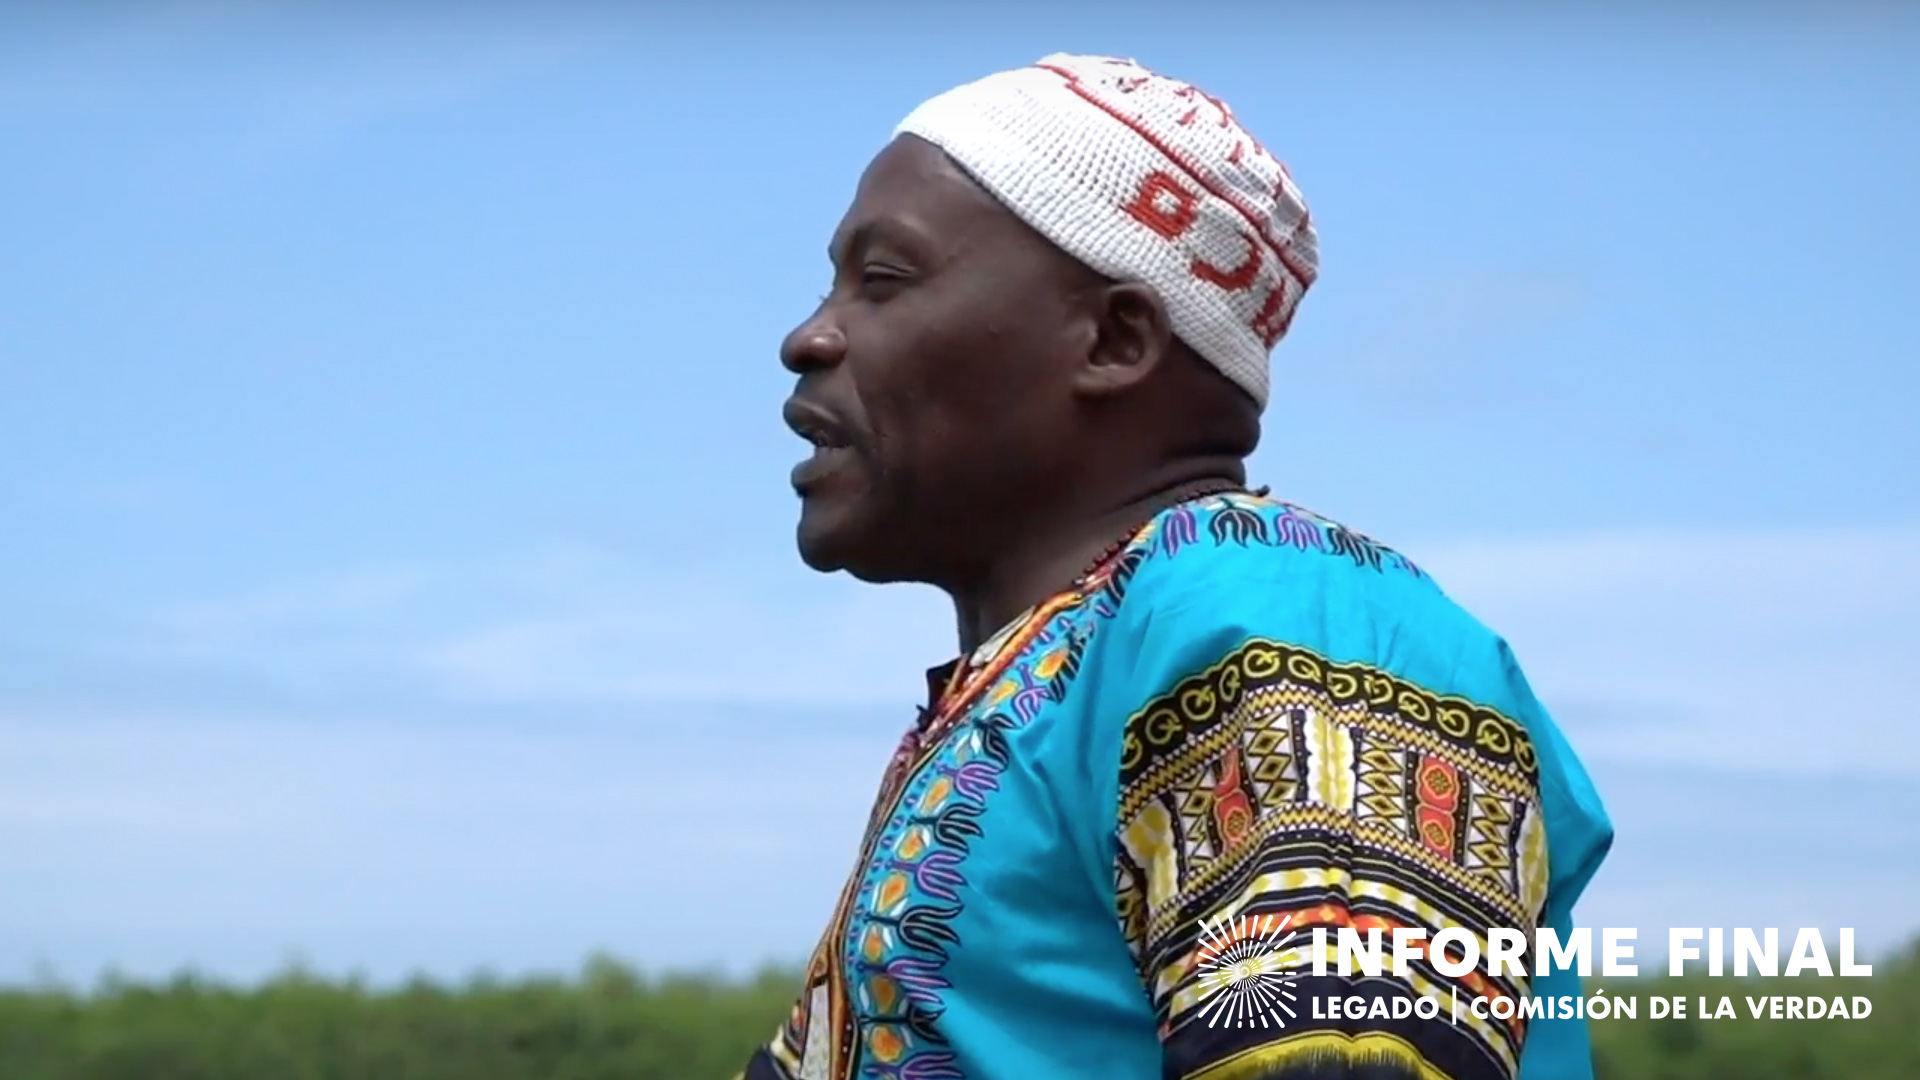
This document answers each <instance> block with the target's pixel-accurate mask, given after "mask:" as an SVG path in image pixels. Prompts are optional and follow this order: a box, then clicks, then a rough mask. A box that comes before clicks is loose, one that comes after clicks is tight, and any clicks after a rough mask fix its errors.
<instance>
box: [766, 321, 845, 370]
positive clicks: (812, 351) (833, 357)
mask: <svg viewBox="0 0 1920 1080" xmlns="http://www.w3.org/2000/svg"><path fill="white" fill-rule="evenodd" d="M846 358H847V335H846V333H845V332H844V331H842V330H841V329H840V327H839V326H838V325H837V324H835V323H834V321H833V320H832V319H831V318H829V317H828V313H827V312H826V311H825V310H822V311H819V312H816V313H814V315H813V317H812V318H810V319H808V320H807V321H806V322H803V323H801V324H800V325H799V326H796V327H794V328H793V332H792V333H790V334H788V335H787V338H786V340H785V341H782V342H781V343H780V363H781V364H782V365H784V366H785V367H786V369H787V370H788V371H791V372H793V373H794V374H795V375H804V374H806V373H807V372H809V371H819V370H821V369H823V368H830V367H833V366H834V365H836V364H838V363H840V362H841V361H842V360H845V359H846Z"/></svg>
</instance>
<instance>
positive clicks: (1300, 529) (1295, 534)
mask: <svg viewBox="0 0 1920 1080" xmlns="http://www.w3.org/2000/svg"><path fill="white" fill-rule="evenodd" d="M1273 528H1274V532H1275V533H1276V534H1277V535H1278V536H1279V538H1280V542H1281V543H1283V544H1291V545H1293V546H1294V547H1297V548H1299V549H1300V550H1302V551H1305V550H1307V549H1308V548H1312V549H1313V550H1315V551H1324V550H1326V537H1325V536H1324V534H1322V532H1321V531H1320V523H1319V522H1317V521H1314V520H1312V519H1311V518H1307V517H1304V516H1302V515H1301V514H1299V513H1297V512H1295V510H1294V508H1293V507H1291V506H1289V507H1287V508H1285V509H1283V510H1281V511H1280V515H1279V516H1278V517H1276V518H1274V519H1273Z"/></svg>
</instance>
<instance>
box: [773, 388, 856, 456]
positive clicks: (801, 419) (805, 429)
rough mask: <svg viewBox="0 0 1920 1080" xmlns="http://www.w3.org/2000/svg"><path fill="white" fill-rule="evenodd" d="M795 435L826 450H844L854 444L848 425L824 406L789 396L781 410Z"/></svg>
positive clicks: (782, 415)
mask: <svg viewBox="0 0 1920 1080" xmlns="http://www.w3.org/2000/svg"><path fill="white" fill-rule="evenodd" d="M780 415H781V417H782V418H783V419H785V420H786V422H787V426H788V427H790V428H792V429H793V433H794V434H795V435H798V436H800V437H801V438H803V439H805V440H807V441H808V442H810V443H812V444H813V445H814V446H816V447H819V448H821V449H826V450H843V449H846V448H847V447H850V446H852V445H853V439H852V438H851V437H849V436H848V434H847V427H846V425H845V424H842V423H841V422H840V418H839V417H837V416H835V415H833V413H831V412H829V411H828V410H827V409H826V408H825V407H824V406H821V405H816V404H814V403H813V402H811V401H804V400H802V399H800V398H788V399H787V403H786V405H785V406H783V407H782V408H781V410H780Z"/></svg>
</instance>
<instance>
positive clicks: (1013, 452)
mask: <svg viewBox="0 0 1920 1080" xmlns="http://www.w3.org/2000/svg"><path fill="white" fill-rule="evenodd" d="M829 255H830V257H831V258H832V261H833V268H834V273H833V288H832V291H831V292H830V293H828V295H827V296H826V297H825V298H823V300H822V301H821V305H820V307H819V308H818V309H817V310H816V311H815V312H814V313H813V314H812V315H811V316H809V317H808V318H807V319H806V321H804V322H802V323H801V324H800V325H799V326H798V327H796V328H795V329H794V330H793V332H792V333H790V334H788V335H787V338H786V340H785V342H784V343H783V344H782V345H781V349H780V359H781V362H782V363H783V364H784V365H785V366H786V367H787V369H788V370H789V371H792V372H793V373H794V374H796V375H797V376H799V385H798V387H797V388H796V390H795V392H794V395H793V397H792V398H790V399H789V400H788V402H787V406H786V410H785V415H786V418H787V421H788V423H789V425H791V426H792V427H794V429H795V430H796V431H798V432H800V433H801V434H802V435H803V436H806V437H808V438H809V439H810V440H812V441H813V442H814V443H815V444H816V450H815V452H814V456H813V457H812V458H810V459H808V460H807V461H805V462H803V463H802V464H801V465H800V466H799V467H798V468H796V469H795V471H794V487H795V489H796V490H797V491H798V492H799V494H800V497H801V511H800V524H799V530H798V539H799V546H800V554H801V557H802V558H803V559H804V560H805V561H806V562H807V564H808V565H809V566H811V567H813V568H814V569H816V570H820V571H829V572H830V571H835V570H845V571H847V572H849V573H851V574H853V575H854V576H855V577H858V578H860V579H862V580H865V581H872V582H899V581H915V582H925V583H927V584H931V585H935V586H937V587H939V588H940V589H942V590H944V591H945V592H946V593H947V594H948V595H949V596H951V597H952V599H953V603H954V608H955V613H956V616H957V619H958V623H959V631H960V644H961V647H962V650H963V651H967V650H971V649H972V648H974V647H976V646H977V645H978V643H979V642H981V641H982V640H984V639H985V638H986V637H988V636H990V635H991V634H993V633H994V632H995V631H996V630H998V629H999V628H1000V627H1002V626H1004V625H1005V624H1006V623H1008V622H1009V621H1011V620H1012V619H1013V618H1015V617H1016V616H1018V615H1019V614H1020V613H1021V612H1022V611H1025V610H1026V609H1027V608H1029V607H1032V606H1033V605H1034V604H1037V603H1039V602H1041V601H1042V600H1045V599H1046V598H1047V597H1048V596H1051V595H1053V594H1054V593H1056V592H1058V591H1059V590H1061V589H1063V588H1066V587H1067V586H1068V585H1069V584H1071V583H1072V581H1073V579H1074V578H1075V577H1076V576H1077V575H1078V574H1079V573H1080V572H1081V571H1082V570H1084V569H1085V568H1086V566H1087V564H1088V563H1089V562H1090V561H1092V560H1093V559H1095V558H1097V557H1098V556H1099V555H1100V554H1101V553H1102V552H1103V551H1104V550H1106V549H1107V548H1108V547H1109V545H1111V544H1113V543H1114V542H1115V541H1116V540H1117V539H1119V538H1120V537H1121V536H1122V535H1123V534H1124V533H1125V532H1126V531H1128V530H1129V529H1131V528H1133V527H1134V526H1136V525H1139V524H1141V523H1143V522H1145V521H1146V520H1147V519H1148V518H1150V517H1151V516H1152V515H1153V514H1154V513H1156V512H1157V511H1159V510H1161V509H1163V508H1165V507H1166V506H1169V505H1172V504H1174V503H1176V502H1178V501H1180V500H1181V498H1183V497H1185V496H1186V495H1187V494H1189V493H1191V492H1193V491H1194V490H1195V489H1196V488H1203V487H1205V486H1207V485H1209V484H1220V483H1231V484H1236V485H1237V484H1242V483H1244V482H1245V477H1246V471H1245V466H1244V463H1243V459H1244V458H1245V457H1246V455H1247V454H1249V453H1251V452H1252V450H1253V448H1254V445H1255V444H1256V443H1257V442H1258V440H1259V430H1260V428H1259V409H1258V407H1257V406H1256V405H1255V403H1254V401H1253V399H1252V398H1251V397H1250V396H1248V395H1247V394H1246V393H1245V392H1243V391H1242V390H1240V388H1239V387H1237V386H1235V385H1234V384H1232V383H1231V382H1229V381H1228V380H1227V379H1226V378H1225V377H1224V376H1222V375H1220V374H1219V373H1218V372H1217V371H1216V370H1215V369H1214V368H1212V367H1211V366H1210V365H1208V364H1206V363H1205V362H1204V361H1202V360H1201V359H1200V358H1199V357H1198V356H1197V355H1195V354H1194V353H1193V352H1192V350H1190V349H1189V348H1187V347H1186V345H1185V344H1183V343H1182V342H1181V341H1180V340H1179V339H1178V338H1176V337H1175V336H1174V334H1173V330H1172V325H1171V323H1170V322H1169V320H1168V317H1167V311H1166V307H1165V305H1164V304H1163V303H1162V302H1161V300H1160V299H1159V297H1158V296H1157V295H1156V294H1155V293H1154V292H1153V291H1152V290H1151V289H1149V288H1147V287H1146V286H1144V285H1141V284H1138V283H1133V282H1116V281H1111V280H1108V279H1106V278H1104V277H1102V276H1101V275H1099V274H1096V273H1095V272H1094V271H1092V270H1090V269H1088V268H1087V267H1086V266H1084V265H1083V264H1081V263H1080V262H1078V261H1076V260H1075V259H1073V258H1072V257H1070V256H1068V255H1067V254H1065V253H1064V252H1062V251H1060V250H1059V249H1058V248H1056V247H1054V246H1053V245H1052V244H1051V243H1050V242H1048V241H1047V240H1046V239H1045V238H1044V237H1042V236H1041V235H1040V234H1039V233H1037V232H1035V231H1033V230H1032V229H1031V228H1029V227H1028V226H1027V225H1026V224H1025V223H1024V222H1022V221H1021V220H1020V219H1019V218H1018V217H1017V216H1015V215H1014V214H1013V213H1012V212H1011V211H1009V210H1008V209H1007V208H1006V207H1005V206H1004V205H1002V204H1001V203H1000V202H998V201H997V200H996V199H994V198H993V196H991V195H990V194H988V193H987V192H986V190H985V189H983V188H981V187H980V186H979V184H977V183H976V182H974V180H973V179H972V178H971V177H969V176H968V175H967V174H966V173H965V172H964V171H963V170H961V169H960V167H959V166H958V165H956V164H955V163H954V162H953V161H952V159H950V158H948V157H947V156H946V154H945V153H943V152H942V151H940V150H939V149H938V148H936V147H934V146H933V145H931V144H930V143H927V142H924V141H922V140H920V139H917V138H914V137H913V136H902V137H900V138H899V139H897V140H895V141H894V142H893V143H892V144H890V145H889V146H888V147H887V148H886V149H885V150H883V151H882V152H881V153H880V154H879V155H878V156H877V157H876V158H874V160H873V162H872V164H871V165H870V166H868V168H867V171H866V174H865V175H864V176H863V177H862V178H861V181H860V186H859V189H858V191H857V193H856V195H855V198H854V201H853V205H852V207H851V208H849V209H848V211H847V213H846V216H845V218H844V219H842V221H841V223H840V226H839V228H838V229H837V230H836V231H835V233H834V235H833V240H832V243H831V245H830V247H829Z"/></svg>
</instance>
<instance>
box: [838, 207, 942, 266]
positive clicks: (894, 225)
mask: <svg viewBox="0 0 1920 1080" xmlns="http://www.w3.org/2000/svg"><path fill="white" fill-rule="evenodd" d="M875 242H886V243H891V244H897V245H900V246H902V247H907V248H910V249H914V250H916V251H918V250H924V248H925V246H926V243H927V241H926V239H925V238H924V236H923V235H922V234H921V233H920V232H919V231H918V230H917V229H915V228H914V227H913V226H911V225H909V224H907V223H906V222H903V221H899V220H896V219H894V218H886V217H876V218H869V219H867V220H866V221H863V222H861V223H860V224H858V225H856V226H854V227H853V228H852V229H849V230H847V231H846V232H845V233H842V234H840V235H837V236H835V237H834V238H833V240H832V241H831V242H829V243H828V244H827V259H828V260H829V261H831V262H833V263H834V264H835V265H838V264H839V262H840V260H842V259H844V258H846V257H847V256H848V255H849V254H851V253H852V252H855V251H859V250H862V249H864V248H866V247H868V246H870V245H872V244H874V243H875Z"/></svg>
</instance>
